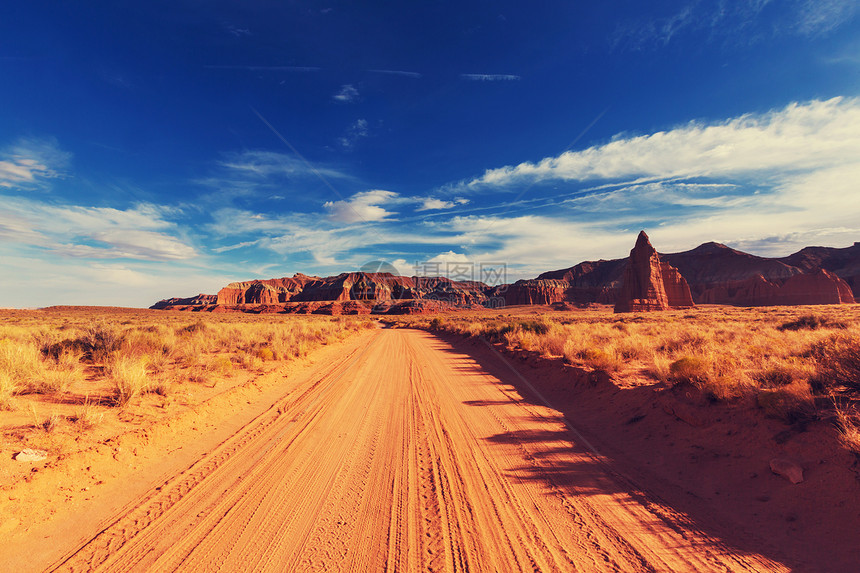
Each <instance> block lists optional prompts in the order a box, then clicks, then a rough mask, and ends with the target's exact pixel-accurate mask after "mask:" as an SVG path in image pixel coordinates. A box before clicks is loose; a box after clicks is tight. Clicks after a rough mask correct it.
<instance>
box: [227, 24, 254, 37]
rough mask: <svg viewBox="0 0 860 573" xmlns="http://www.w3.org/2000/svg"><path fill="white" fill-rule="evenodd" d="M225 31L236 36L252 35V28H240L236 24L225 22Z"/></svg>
mask: <svg viewBox="0 0 860 573" xmlns="http://www.w3.org/2000/svg"><path fill="white" fill-rule="evenodd" d="M224 31H225V32H227V33H228V34H230V35H231V36H233V37H234V38H243V37H246V36H250V35H251V30H249V29H248V28H240V27H239V26H236V25H235V24H224Z"/></svg>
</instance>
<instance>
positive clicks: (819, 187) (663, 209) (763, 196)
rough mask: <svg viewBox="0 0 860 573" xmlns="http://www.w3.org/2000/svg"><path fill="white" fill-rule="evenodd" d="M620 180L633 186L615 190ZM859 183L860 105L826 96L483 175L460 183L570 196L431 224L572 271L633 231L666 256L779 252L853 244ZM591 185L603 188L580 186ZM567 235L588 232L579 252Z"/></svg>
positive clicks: (859, 221)
mask: <svg viewBox="0 0 860 573" xmlns="http://www.w3.org/2000/svg"><path fill="white" fill-rule="evenodd" d="M620 178H628V179H630V178H632V179H633V181H632V182H621V183H619V182H617V180H618V179H620ZM858 180H860V99H856V98H854V99H852V98H834V99H831V100H827V101H812V102H807V103H803V104H792V105H789V106H787V107H785V108H782V109H778V110H774V111H771V112H768V113H764V114H747V115H744V116H741V117H738V118H734V119H730V120H726V121H722V122H711V123H701V122H699V123H690V124H686V125H682V126H679V127H677V128H674V129H671V130H668V131H664V132H658V133H653V134H650V135H643V136H636V137H630V136H623V135H620V136H617V137H615V138H614V139H613V140H612V141H610V142H609V143H606V144H603V145H598V146H594V147H591V148H588V149H585V150H581V151H571V152H566V153H563V154H561V155H559V156H556V157H549V158H546V159H544V160H542V161H539V162H537V163H531V162H526V163H521V164H519V165H516V166H508V167H503V168H500V169H492V170H489V171H487V172H486V173H485V174H484V175H483V176H481V177H478V178H476V179H474V180H473V181H471V182H470V183H469V185H468V186H469V187H471V188H473V189H484V188H485V189H508V188H509V189H516V188H519V187H521V186H522V185H531V184H533V183H540V182H546V183H549V182H553V185H562V184H564V185H571V186H572V188H573V189H577V186H580V187H579V188H578V189H577V190H575V191H572V192H571V193H570V194H569V195H568V196H567V197H565V196H564V195H565V194H564V193H563V192H562V193H558V192H555V191H554V192H553V193H552V194H550V195H548V196H547V195H546V194H544V195H543V196H542V197H540V198H534V199H530V200H528V203H529V205H525V203H526V201H523V202H521V203H523V204H522V205H520V206H515V207H516V208H515V210H514V213H513V214H512V215H511V216H507V215H502V216H499V215H494V216H478V215H475V216H464V217H455V218H453V219H450V220H440V221H437V222H436V223H435V224H436V228H445V227H446V225H447V226H448V230H449V231H450V232H452V233H462V234H465V235H466V236H467V238H468V239H469V240H473V241H475V242H478V241H485V242H486V241H489V242H492V241H494V240H495V241H496V242H497V243H498V246H496V247H495V248H494V249H492V250H488V251H486V252H487V253H489V255H490V256H498V257H506V258H504V259H502V260H508V261H526V260H527V261H545V262H549V260H548V259H547V257H549V259H552V258H553V257H557V256H561V252H562V250H563V247H564V245H567V246H568V247H567V248H569V249H570V250H569V251H568V255H569V257H570V258H569V259H568V260H569V262H570V264H573V263H576V262H579V261H580V260H583V258H586V257H588V256H589V253H588V251H591V253H594V247H599V249H598V252H597V254H599V256H603V257H605V256H608V255H611V254H612V253H613V249H615V248H617V247H618V243H617V241H616V238H615V237H617V236H618V235H621V236H624V237H626V240H630V239H631V235H632V234H635V232H636V231H638V229H640V228H648V229H649V230H653V231H654V235H655V236H656V237H658V238H659V241H660V243H661V246H660V247H659V248H661V249H664V250H683V249H688V248H691V247H693V246H695V245H697V244H699V243H701V242H705V241H710V240H716V241H720V242H724V243H727V244H729V245H732V246H736V247H738V248H747V249H752V250H753V252H756V253H757V254H764V255H768V254H769V255H785V254H788V253H789V252H792V251H794V250H796V249H799V248H801V247H803V246H806V245H809V244H827V245H834V246H837V245H844V244H851V243H852V242H853V241H856V240H857V236H860V194H858V193H857V192H856V181H858ZM590 181H598V182H599V181H605V182H607V183H604V184H600V185H597V186H592V187H589V188H586V189H582V188H581V184H582V183H584V182H590ZM546 188H547V187H544V189H546ZM541 206H543V207H545V208H544V209H543V211H544V212H548V213H551V215H524V214H523V211H522V208H529V209H531V208H534V207H541ZM496 227H501V228H496ZM541 233H543V235H542V238H540V234H541ZM576 237H586V239H585V242H586V243H587V248H582V247H574V248H572V249H571V248H570V245H578V242H577V240H576ZM467 244H468V243H467ZM532 245H540V247H541V249H544V248H545V249H546V254H540V253H537V252H535V249H534V248H532ZM601 251H602V252H601ZM592 256H593V254H592ZM556 260H557V259H556ZM549 264H552V263H549Z"/></svg>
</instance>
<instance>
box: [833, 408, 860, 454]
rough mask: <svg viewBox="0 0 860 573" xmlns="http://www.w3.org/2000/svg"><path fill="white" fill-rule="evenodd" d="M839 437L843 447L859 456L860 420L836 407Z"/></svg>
mask: <svg viewBox="0 0 860 573" xmlns="http://www.w3.org/2000/svg"><path fill="white" fill-rule="evenodd" d="M836 420H837V425H838V428H839V438H840V441H841V442H842V445H843V446H845V449H847V450H848V451H850V452H852V453H853V454H855V455H857V456H858V457H860V421H858V420H857V416H856V415H853V416H852V415H851V414H850V413H849V412H848V411H847V410H845V409H842V408H837V409H836Z"/></svg>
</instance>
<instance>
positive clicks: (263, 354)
mask: <svg viewBox="0 0 860 573" xmlns="http://www.w3.org/2000/svg"><path fill="white" fill-rule="evenodd" d="M256 354H257V358H259V359H260V360H262V361H264V362H265V361H266V360H274V359H275V353H274V352H272V349H271V348H260V349H258V350H257V353H256Z"/></svg>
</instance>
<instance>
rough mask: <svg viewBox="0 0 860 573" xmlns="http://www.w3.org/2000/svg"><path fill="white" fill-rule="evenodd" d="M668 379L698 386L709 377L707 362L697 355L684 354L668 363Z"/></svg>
mask: <svg viewBox="0 0 860 573" xmlns="http://www.w3.org/2000/svg"><path fill="white" fill-rule="evenodd" d="M669 377H670V380H672V381H673V382H675V383H676V384H677V383H679V382H689V383H690V384H693V385H694V386H699V385H701V384H702V383H704V382H706V381H707V380H708V378H709V372H708V363H707V361H705V359H703V358H701V357H699V356H684V357H683V358H679V359H678V360H676V361H674V362H672V363H671V364H670V365H669Z"/></svg>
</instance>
